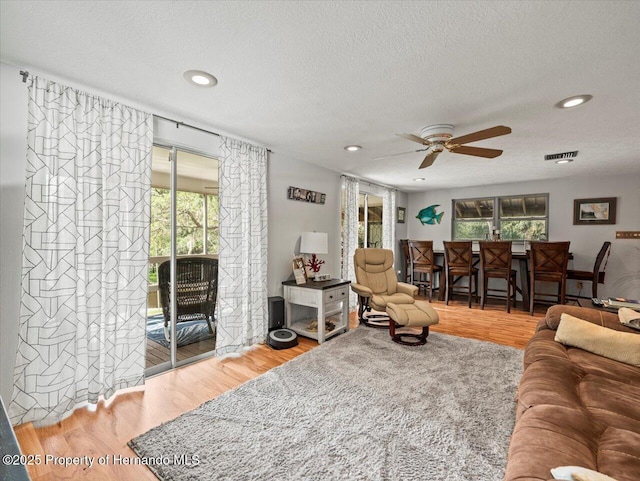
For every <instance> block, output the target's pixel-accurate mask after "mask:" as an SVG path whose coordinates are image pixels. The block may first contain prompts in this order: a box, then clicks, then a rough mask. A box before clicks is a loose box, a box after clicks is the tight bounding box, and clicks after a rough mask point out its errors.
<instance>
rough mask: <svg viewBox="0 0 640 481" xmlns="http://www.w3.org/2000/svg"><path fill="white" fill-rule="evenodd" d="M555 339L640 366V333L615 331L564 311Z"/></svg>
mask: <svg viewBox="0 0 640 481" xmlns="http://www.w3.org/2000/svg"><path fill="white" fill-rule="evenodd" d="M555 340H556V341H558V342H561V343H562V344H565V345H568V346H574V347H579V348H580V349H584V350H585V351H589V352H592V353H594V354H598V355H600V356H604V357H606V358H608V359H614V360H616V361H620V362H624V363H626V364H632V365H634V366H638V367H640V335H638V334H635V333H626V332H618V331H614V330H613V329H609V328H607V327H602V326H597V325H596V324H593V323H591V322H587V321H584V320H582V319H579V318H577V317H574V316H572V315H570V314H567V313H563V314H562V315H561V320H560V325H559V326H558V330H557V331H556V336H555Z"/></svg>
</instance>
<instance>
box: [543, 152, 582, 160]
mask: <svg viewBox="0 0 640 481" xmlns="http://www.w3.org/2000/svg"><path fill="white" fill-rule="evenodd" d="M577 155H578V151H577V150H574V151H573V152H562V153H560V154H547V155H545V156H544V160H562V159H573V158H574V157H576V156H577Z"/></svg>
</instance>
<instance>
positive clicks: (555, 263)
mask: <svg viewBox="0 0 640 481" xmlns="http://www.w3.org/2000/svg"><path fill="white" fill-rule="evenodd" d="M529 255H530V257H529V258H530V259H531V263H530V266H529V269H530V270H531V275H532V276H537V275H538V274H540V275H542V276H544V277H548V278H556V277H557V278H558V279H562V278H564V277H566V275H567V263H568V262H569V242H532V243H531V251H530V254H529Z"/></svg>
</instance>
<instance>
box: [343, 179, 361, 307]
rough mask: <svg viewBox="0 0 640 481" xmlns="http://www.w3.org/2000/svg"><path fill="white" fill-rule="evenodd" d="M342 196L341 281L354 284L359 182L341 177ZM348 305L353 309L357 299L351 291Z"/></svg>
mask: <svg viewBox="0 0 640 481" xmlns="http://www.w3.org/2000/svg"><path fill="white" fill-rule="evenodd" d="M342 195H343V199H344V205H343V217H342V269H341V273H340V274H341V275H340V277H342V279H345V280H350V281H351V282H354V283H355V282H356V270H355V266H354V265H353V256H354V255H355V253H356V249H357V248H358V197H359V195H360V181H359V180H358V179H354V178H353V177H348V176H346V175H343V176H342ZM349 305H350V306H351V309H352V310H353V309H355V308H356V307H357V305H358V298H357V296H356V294H355V292H353V291H351V293H350V299H349Z"/></svg>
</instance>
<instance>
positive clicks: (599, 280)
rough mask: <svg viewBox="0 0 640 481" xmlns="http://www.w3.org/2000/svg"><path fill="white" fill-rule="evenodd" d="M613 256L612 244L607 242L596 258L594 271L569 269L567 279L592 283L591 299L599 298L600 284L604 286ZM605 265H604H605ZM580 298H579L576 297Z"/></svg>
mask: <svg viewBox="0 0 640 481" xmlns="http://www.w3.org/2000/svg"><path fill="white" fill-rule="evenodd" d="M609 254H611V242H609V241H605V242H604V244H602V247H601V248H600V252H598V255H597V256H596V262H595V264H594V265H593V270H592V271H577V270H573V269H567V279H573V280H576V281H590V282H591V297H598V284H604V271H605V269H606V268H607V260H609ZM603 263H604V265H603ZM576 297H579V296H576Z"/></svg>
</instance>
